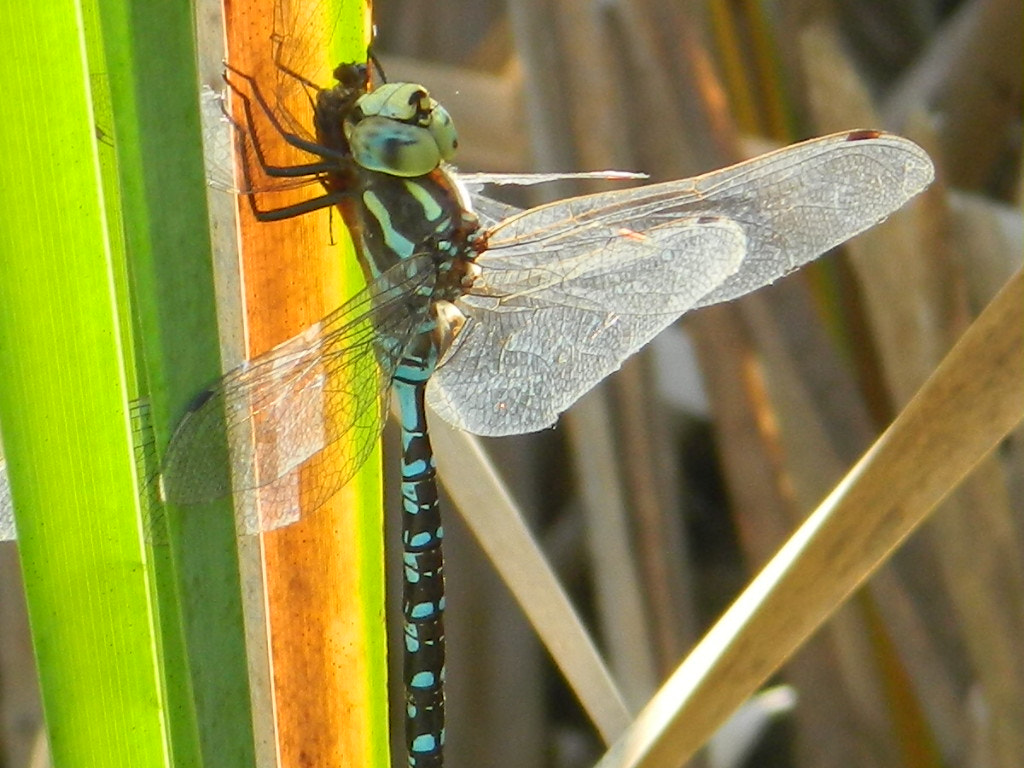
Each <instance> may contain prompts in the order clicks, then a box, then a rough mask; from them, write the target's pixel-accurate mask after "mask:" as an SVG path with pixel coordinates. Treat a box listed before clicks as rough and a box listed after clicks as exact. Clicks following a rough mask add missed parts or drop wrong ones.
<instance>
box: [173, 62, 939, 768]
mask: <svg viewBox="0 0 1024 768" xmlns="http://www.w3.org/2000/svg"><path fill="white" fill-rule="evenodd" d="M229 69H230V68H229ZM334 74H335V78H336V80H337V84H336V85H334V86H332V87H328V88H322V89H319V88H318V89H316V90H315V98H314V100H313V101H314V116H313V123H314V126H315V132H313V133H304V132H298V131H295V130H293V126H292V125H291V124H290V123H289V124H284V123H282V122H281V121H280V120H279V119H278V117H277V115H276V112H275V109H274V107H273V106H272V105H271V104H270V103H269V102H268V100H267V99H266V98H265V97H264V95H263V93H262V92H261V89H260V87H259V84H258V83H256V82H255V81H254V80H253V79H252V78H249V77H248V76H246V75H245V74H244V73H241V72H238V71H237V70H230V75H231V76H232V77H235V78H238V79H240V80H242V81H244V82H246V83H247V84H248V91H249V94H250V95H244V94H243V93H242V91H241V90H240V89H235V93H237V94H238V95H239V97H240V98H241V100H242V105H243V111H244V112H245V114H246V122H247V124H248V126H250V127H251V126H252V121H253V120H254V117H255V115H256V114H262V115H263V116H264V117H265V118H266V119H267V120H269V121H270V122H271V124H273V125H274V126H275V128H276V129H277V130H278V131H279V132H280V133H281V135H282V137H283V138H284V140H285V141H286V142H288V143H289V144H291V145H292V146H293V147H295V148H296V149H298V150H300V151H302V152H305V153H307V154H308V155H309V162H308V163H304V164H301V165H297V166H273V165H270V164H268V163H267V162H266V159H265V158H264V157H263V156H262V153H261V152H260V149H259V147H258V145H257V144H256V143H255V142H252V141H247V142H246V143H245V144H246V146H247V147H251V151H252V152H253V154H255V155H256V157H255V160H256V162H257V164H258V165H259V166H260V169H261V171H262V172H263V173H265V174H267V175H268V176H271V177H282V178H285V179H291V180H295V179H304V180H307V181H311V182H314V183H317V184H319V185H320V186H321V188H322V190H323V194H322V195H320V196H318V197H315V198H312V199H311V200H307V201H305V202H303V203H300V204H298V205H294V206H288V207H284V208H279V209H271V210H266V209H262V210H260V209H257V208H256V206H255V204H253V209H254V211H256V213H257V218H259V219H261V220H262V221H274V220H278V219H281V218H285V217H289V216H295V215H301V214H306V213H309V212H311V211H315V210H319V209H323V208H329V207H333V206H337V207H338V208H339V209H340V210H341V212H342V216H343V217H344V218H345V221H346V223H347V224H348V225H349V226H350V227H351V228H352V230H353V232H354V233H356V238H355V239H356V243H357V250H358V255H359V259H360V264H361V267H362V269H363V272H364V275H365V277H366V282H367V287H366V288H365V289H364V290H363V291H361V292H360V293H358V294H357V295H356V296H355V297H354V298H352V299H351V300H349V301H348V302H346V303H345V304H343V305H342V306H341V307H339V308H337V309H336V310H335V311H333V312H332V313H331V314H329V315H327V316H326V317H324V318H323V319H322V320H321V321H319V322H318V323H316V324H314V325H313V326H311V327H309V328H308V329H306V330H305V331H303V332H302V333H301V334H299V335H297V336H295V337H294V338H292V339H290V340H287V341H285V342H283V343H281V344H279V345H278V346H276V347H274V348H273V349H271V350H269V351H268V352H265V353H263V354H261V355H258V356H256V357H254V358H252V359H251V360H248V361H246V362H245V363H243V364H242V365H240V366H239V367H237V368H235V369H234V370H232V371H230V372H229V373H227V374H226V375H225V376H223V377H222V378H221V379H220V380H219V381H218V382H216V383H215V384H214V385H213V386H212V387H211V388H209V389H208V390H207V391H205V392H204V393H202V395H201V396H200V397H199V398H197V400H196V402H195V404H194V406H193V407H192V409H191V410H190V411H189V412H188V413H187V414H186V415H185V417H184V418H183V419H182V420H181V422H180V424H179V425H178V427H177V429H176V431H175V432H174V434H173V437H172V439H171V441H170V443H169V445H168V447H167V450H166V452H165V454H164V457H163V463H162V465H161V469H160V485H161V494H162V496H163V498H164V500H166V501H168V502H172V503H175V504H181V505H186V506H191V505H201V504H205V503H207V502H209V501H211V500H214V499H218V498H222V497H225V496H228V495H234V496H235V497H236V500H239V504H238V505H239V508H241V509H243V510H259V512H260V514H261V516H259V517H256V516H254V517H252V518H250V517H245V519H244V520H243V521H242V522H241V523H240V525H241V526H242V527H243V529H245V530H247V531H250V532H256V531H263V530H270V529H273V528H275V527H278V526H280V525H285V524H288V523H290V522H292V521H294V520H295V519H297V518H298V517H301V516H302V515H308V514H310V513H312V512H313V511H315V510H316V509H317V508H318V507H320V506H321V505H322V504H323V503H324V502H325V501H326V500H327V499H329V498H330V497H331V496H332V495H334V494H335V493H336V492H337V491H338V490H340V489H341V488H342V487H343V486H344V485H345V484H346V483H347V482H348V480H349V479H351V477H352V476H353V474H354V473H355V471H356V470H357V469H358V468H359V466H360V465H361V464H362V463H363V462H364V461H365V460H366V458H367V456H368V455H369V452H370V450H371V448H372V446H373V445H374V444H375V443H376V441H377V439H378V437H379V434H380V431H381V429H382V427H383V424H384V422H385V420H386V418H387V414H388V403H389V400H390V397H391V395H392V393H394V395H395V397H396V400H397V403H398V413H399V422H400V427H401V459H400V461H401V469H402V485H401V497H402V510H401V516H402V546H403V563H404V579H403V600H402V604H403V619H404V628H403V632H404V639H405V643H404V645H405V664H404V678H405V679H404V684H405V690H406V693H405V697H406V726H405V728H406V747H407V750H408V758H409V765H410V766H412V768H433V767H434V766H441V765H442V764H443V757H442V756H443V746H444V741H445V731H444V694H443V681H444V662H445V646H444V626H443V613H444V607H445V602H444V600H445V599H444V577H443V557H442V546H441V545H442V541H443V537H444V529H443V525H442V521H441V515H440V510H439V507H438V496H437V487H436V470H435V466H434V459H433V456H432V452H431V447H430V439H429V433H428V428H427V421H428V418H427V407H428V406H429V408H430V410H432V412H433V414H434V415H435V416H437V417H440V418H442V419H444V420H445V421H447V422H449V423H450V424H452V425H454V426H456V427H458V428H460V429H463V430H466V431H468V432H471V433H474V434H477V435H487V436H501V435H512V434H521V433H527V432H535V431H539V430H543V429H546V428H549V427H551V426H552V425H553V424H554V423H555V422H556V421H557V419H558V416H559V414H560V413H562V412H563V411H565V410H566V409H567V408H569V407H570V406H571V405H572V404H573V403H574V402H575V401H576V400H577V399H579V398H580V397H581V396H582V395H584V394H585V393H586V392H587V391H589V390H590V389H591V388H592V387H594V386H595V385H596V384H597V383H598V382H600V381H601V380H602V379H604V378H605V377H606V376H608V375H609V374H610V373H612V372H613V371H615V370H616V369H617V368H618V367H619V366H620V365H621V364H622V363H623V361H624V360H626V359H627V358H628V357H629V356H630V355H632V354H633V353H635V352H636V351H638V350H639V349H640V348H642V347H643V346H644V345H645V344H647V343H648V342H649V341H650V340H651V339H652V338H653V337H654V336H655V335H657V334H658V333H659V332H660V331H661V330H662V329H664V328H665V327H666V326H668V325H669V324H671V323H673V322H675V320H677V319H678V318H679V317H680V316H681V315H682V314H684V313H685V312H688V311H690V310H693V309H697V308H699V307H704V306H708V305H711V304H716V303H719V302H724V301H729V300H731V299H734V298H737V297H739V296H742V295H743V294H746V293H749V292H750V291H753V290H756V289H757V288H760V287H762V286H764V285H767V284H769V283H772V282H774V281H775V280H777V279H779V278H781V277H783V276H785V275H787V274H789V273H790V272H793V271H794V270H796V269H798V268H799V267H800V266H802V265H804V264H806V263H808V262H810V261H812V260H813V259H815V258H817V257H818V256H820V255H822V254H823V253H825V252H826V251H828V250H830V249H831V248H833V247H835V246H837V245H839V244H841V243H842V242H844V241H845V240H847V239H849V238H850V237H853V236H854V235H856V234H858V233H860V232H862V231H864V230H865V229H868V228H869V227H871V226H873V225H874V224H876V223H878V222H880V221H882V220H883V219H885V218H886V217H887V216H889V215H890V214H891V213H893V212H894V211H896V210H897V209H899V208H900V207H901V206H903V205H904V204H905V203H906V202H907V201H908V200H910V199H911V198H912V197H914V196H915V195H917V194H919V193H920V192H921V191H922V190H923V189H925V188H926V187H927V186H928V184H929V183H930V182H931V181H932V179H933V176H934V171H933V168H932V164H931V162H930V160H929V158H928V156H927V154H926V153H925V152H924V151H923V150H922V149H921V148H920V147H918V146H917V145H915V144H914V143H913V142H911V141H909V140H907V139H904V138H901V137H898V136H894V135H890V134H886V133H882V132H879V131H872V130H856V131H849V132H845V133H837V134H833V135H830V136H825V137H821V138H817V139H812V140H810V141H806V142H803V143H800V144H795V145H793V146H789V147H786V148H784V149H781V150H778V151H776V152H772V153H769V154H766V155H763V156H761V157H758V158H755V159H753V160H749V161H747V162H743V163H740V164H738V165H734V166H731V167H729V168H725V169H721V170H717V171H714V172H711V173H708V174H705V175H702V176H697V177H694V178H690V179H683V180H677V181H670V182H663V183H656V184H649V185H647V186H641V187H635V188H630V189H621V190H616V191H611V192H599V193H595V194H589V195H583V196H579V197H572V198H569V199H565V200H560V201H557V202H554V203H550V204H547V205H541V206H537V207H534V208H530V209H527V210H521V209H518V208H515V207H512V206H509V205H506V204H504V203H499V202H497V201H495V200H492V199H490V198H488V197H486V196H485V195H483V194H481V188H482V187H481V185H482V184H483V183H486V182H499V183H500V182H510V183H519V184H525V183H534V182H538V181H545V180H549V179H550V178H552V177H550V176H547V175H541V176H530V175H524V176H513V177H501V176H488V175H472V174H467V175H462V174H459V173H457V172H455V171H454V170H453V168H452V167H451V166H450V165H449V162H450V161H451V160H452V159H453V157H454V153H455V149H456V147H457V134H456V132H455V128H454V124H453V121H452V119H451V116H450V115H449V113H448V112H447V110H445V108H444V107H443V106H442V105H440V104H438V103H437V102H436V101H435V100H434V99H433V98H432V97H431V96H430V95H429V92H428V91H427V90H426V89H425V88H424V87H423V86H421V85H417V84H413V83H386V84H382V85H380V86H378V87H376V88H374V87H371V83H370V77H369V74H368V69H367V67H366V66H365V65H364V64H361V63H353V64H343V65H341V66H339V67H338V68H337V69H336V70H335V73H334ZM241 129H242V130H243V131H244V130H245V126H241ZM250 135H254V132H251V134H250ZM242 166H243V169H244V168H246V167H247V166H248V161H247V160H246V159H244V158H243V161H242ZM224 464H227V465H229V466H230V468H231V471H230V472H229V473H225V472H223V471H222V466H223V465H224ZM300 475H302V476H304V477H303V482H299V478H300ZM268 510H269V512H268Z"/></svg>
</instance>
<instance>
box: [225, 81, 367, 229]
mask: <svg viewBox="0 0 1024 768" xmlns="http://www.w3.org/2000/svg"><path fill="white" fill-rule="evenodd" d="M225 66H226V67H227V68H228V69H229V70H230V71H231V72H233V73H235V74H236V75H238V76H239V77H241V78H242V79H243V80H245V81H246V82H247V83H249V85H250V87H251V88H252V90H253V95H254V96H255V97H256V99H257V103H258V104H259V105H260V110H261V111H262V112H263V114H264V115H265V116H266V118H267V119H268V120H269V121H270V123H271V125H272V126H273V127H274V129H275V130H276V131H278V133H279V134H280V135H281V137H282V138H283V139H284V140H285V141H286V142H287V143H289V144H291V145H292V146H296V147H297V148H299V149H302V150H303V151H307V152H310V153H311V154H318V155H321V156H322V157H323V156H325V154H331V155H333V154H335V153H333V152H331V151H330V150H328V149H327V148H326V147H320V145H318V144H312V143H311V142H306V141H305V140H304V139H301V138H300V137H298V136H296V135H295V134H291V133H288V132H287V131H285V130H283V126H282V125H281V124H280V122H279V121H278V120H277V119H276V116H275V115H274V114H273V112H272V111H271V110H270V108H269V105H268V104H267V102H266V101H265V100H264V99H263V97H262V94H261V92H260V89H259V86H258V85H257V83H256V81H255V79H254V78H253V77H251V76H250V75H247V74H245V73H244V72H241V71H239V70H238V69H235V68H234V67H232V66H231V65H229V64H226V65H225ZM224 80H225V82H226V83H227V84H228V87H230V88H231V90H232V91H233V92H234V93H235V95H236V96H238V98H239V99H240V100H241V102H242V111H243V112H244V113H245V119H246V123H247V126H248V128H243V127H242V126H240V125H239V124H238V123H237V121H235V120H234V118H233V117H232V116H231V115H230V114H227V113H226V112H225V114H226V115H227V117H228V120H230V121H231V124H232V126H233V127H234V130H235V131H236V132H237V135H238V136H239V137H241V138H240V141H239V151H240V153H241V155H242V176H243V179H244V180H245V185H246V188H247V191H246V195H247V197H248V198H249V207H250V209H251V210H252V213H253V216H254V217H255V218H256V219H257V220H258V221H264V222H266V221H280V220H282V219H288V218H293V217H295V216H301V215H303V214H306V213H310V212H312V211H316V210H320V209H322V208H329V207H332V206H334V205H337V204H338V203H340V202H342V201H343V200H345V198H346V197H348V193H345V192H339V191H334V192H330V193H328V194H325V195H321V196H319V197H314V198H311V199H309V200H304V201H302V202H301V203H295V204H293V205H287V206H282V207H280V208H271V209H267V210H264V209H261V208H260V207H259V206H258V205H257V203H256V197H255V194H256V193H255V185H254V184H253V179H252V174H251V172H250V168H249V156H248V152H247V150H248V145H249V144H250V143H251V145H252V149H253V152H254V153H255V155H256V162H257V164H258V165H259V166H260V170H261V171H262V172H263V173H265V174H266V175H267V176H270V177H276V178H296V179H300V178H302V177H309V179H308V180H309V182H310V183H314V182H317V181H322V180H323V174H325V173H329V172H331V171H337V170H338V166H339V163H338V161H337V160H333V159H332V160H323V161H321V162H319V163H308V164H304V165H295V166H275V165H271V164H270V163H268V162H267V160H266V156H265V155H264V152H263V147H262V144H261V143H260V140H259V137H258V135H257V133H256V130H255V118H254V115H253V111H252V101H251V100H250V99H249V97H248V96H246V95H245V94H244V93H242V91H241V90H240V89H239V88H238V87H237V86H236V85H235V84H234V83H232V82H231V80H230V78H228V77H227V76H225V77H224ZM245 137H248V138H249V140H250V141H246V140H245ZM293 139H294V141H293ZM296 142H299V143H296ZM321 149H322V150H323V153H321V152H320V150H321Z"/></svg>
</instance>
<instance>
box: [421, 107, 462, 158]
mask: <svg viewBox="0 0 1024 768" xmlns="http://www.w3.org/2000/svg"><path fill="white" fill-rule="evenodd" d="M430 101H431V103H432V104H433V108H432V109H431V110H430V124H429V125H428V126H427V128H428V130H429V131H430V135H431V136H433V137H434V141H435V142H436V143H437V149H438V151H439V152H440V153H441V157H442V158H443V159H445V160H451V159H452V158H453V157H454V156H455V149H456V147H458V146H459V137H458V135H457V134H456V133H455V123H454V122H452V116H451V115H450V114H448V110H447V109H445V108H444V107H442V106H441V105H440V104H438V103H437V102H436V101H434V100H433V99H431V100H430Z"/></svg>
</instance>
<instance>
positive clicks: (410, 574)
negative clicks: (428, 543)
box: [405, 568, 420, 584]
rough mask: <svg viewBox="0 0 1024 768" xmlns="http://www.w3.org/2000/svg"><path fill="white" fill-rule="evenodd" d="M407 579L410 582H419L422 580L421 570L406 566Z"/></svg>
mask: <svg viewBox="0 0 1024 768" xmlns="http://www.w3.org/2000/svg"><path fill="white" fill-rule="evenodd" d="M405 580H406V581H408V582H409V583H410V584H418V583H419V581H420V572H419V571H417V570H416V569H415V568H406V569H405Z"/></svg>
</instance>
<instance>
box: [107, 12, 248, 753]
mask: <svg viewBox="0 0 1024 768" xmlns="http://www.w3.org/2000/svg"><path fill="white" fill-rule="evenodd" d="M99 9H100V14H101V18H102V30H103V39H104V46H105V54H106V56H105V62H106V67H105V71H106V72H107V73H109V83H110V89H111V103H112V126H111V133H112V135H113V137H114V141H115V144H116V147H117V160H118V164H119V167H118V182H119V185H118V186H119V190H120V193H121V199H122V200H123V211H122V215H123V220H124V230H125V238H126V241H127V245H128V260H127V267H126V271H127V274H128V276H129V278H130V281H129V282H130V285H131V289H132V290H131V292H132V300H133V312H134V316H135V319H136V321H137V324H138V339H139V341H138V347H139V349H140V351H141V354H140V359H141V360H142V361H143V362H144V374H143V377H144V379H145V380H146V381H147V382H148V385H149V387H148V389H149V400H148V402H149V405H150V407H151V413H152V422H151V427H152V439H153V444H154V445H155V447H156V449H157V450H156V452H155V455H154V456H153V457H152V459H153V460H152V461H151V462H150V463H149V464H147V466H146V467H145V473H146V475H147V477H149V476H151V475H152V474H153V473H154V472H155V470H156V466H157V464H156V462H157V461H158V459H159V455H160V451H161V450H162V448H163V446H165V445H166V443H167V441H168V439H169V437H170V433H171V431H172V429H173V427H174V425H175V424H176V423H177V421H178V419H179V418H180V417H181V415H182V414H183V413H184V411H185V409H186V407H187V404H188V402H189V401H190V400H191V399H192V398H193V397H195V395H196V394H197V393H198V392H200V391H202V389H203V388H204V387H205V386H206V385H207V384H208V383H209V382H210V381H211V380H213V379H215V378H216V377H217V376H218V375H219V373H220V357H219V339H218V334H217V319H216V313H215V299H214V283H213V268H212V260H211V253H210V237H209V218H208V214H207V204H206V194H207V185H206V180H205V172H204V168H203V161H202V140H201V136H202V134H201V128H200V120H199V112H200V110H199V103H200V100H199V77H198V74H197V68H196V51H195V42H194V39H193V33H194V28H195V19H194V16H193V9H192V7H191V5H190V4H182V3H149V2H144V1H142V0H139V1H138V2H132V3H117V2H103V3H101V4H100V7H99ZM159 522H160V523H161V525H158V526H154V528H155V532H156V536H157V539H158V540H159V541H160V542H161V543H164V542H165V543H166V544H167V545H168V546H159V547H156V548H154V549H153V553H152V554H153V563H154V571H155V580H156V584H157V594H158V596H159V603H158V605H159V615H160V625H161V630H162V635H161V639H162V641H163V644H162V648H161V650H162V662H163V668H162V672H163V681H164V683H165V685H166V690H167V694H166V695H167V699H168V718H167V725H168V729H169V738H170V741H171V744H172V749H173V761H174V765H175V766H192V765H194V766H218V765H223V764H224V763H225V761H228V762H230V763H231V764H232V765H238V766H243V767H244V766H250V765H253V764H254V763H255V747H254V739H253V730H252V714H251V707H250V695H249V680H248V667H247V662H246V648H245V628H244V622H243V612H242V590H241V585H240V579H239V570H238V556H237V550H236V544H235V535H234V524H233V521H232V510H231V508H230V504H229V503H227V501H225V502H224V503H222V504H220V505H216V506H215V508H210V509H201V510H187V511H186V510H179V509H166V510H163V516H162V517H161V518H160V521H159ZM228 756H230V757H228Z"/></svg>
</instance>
